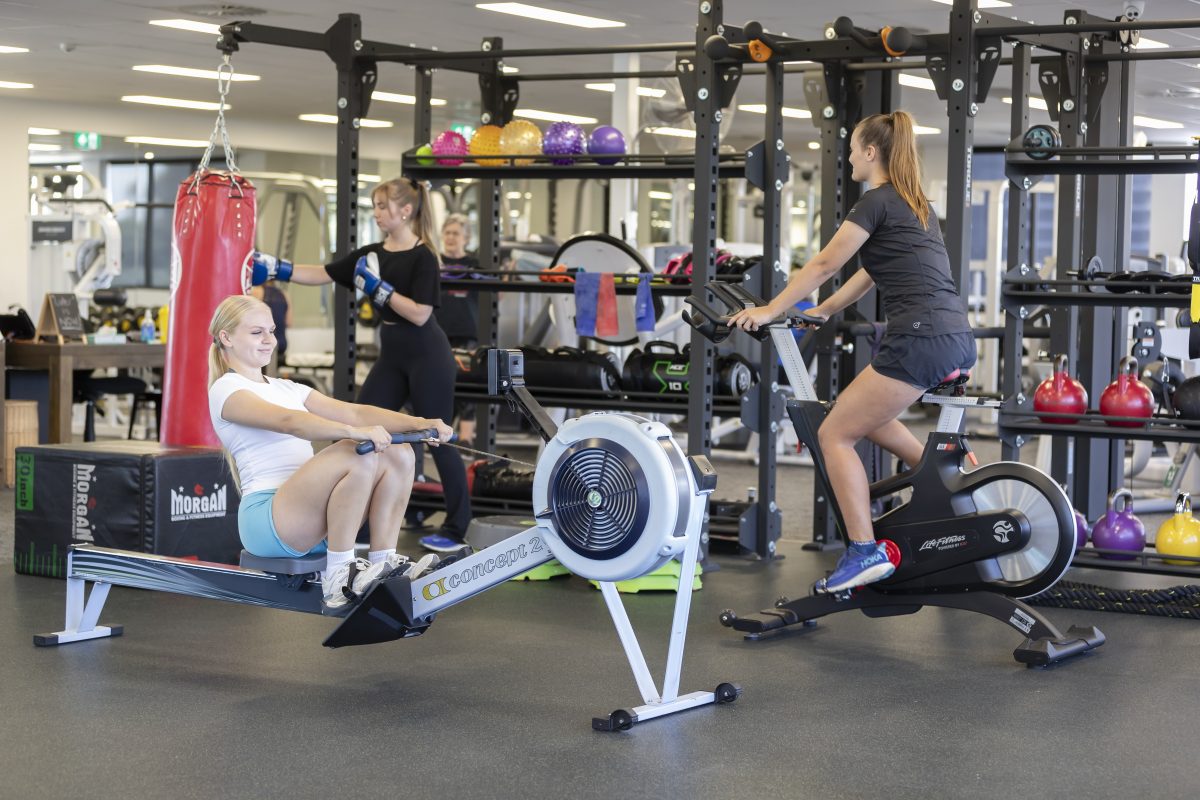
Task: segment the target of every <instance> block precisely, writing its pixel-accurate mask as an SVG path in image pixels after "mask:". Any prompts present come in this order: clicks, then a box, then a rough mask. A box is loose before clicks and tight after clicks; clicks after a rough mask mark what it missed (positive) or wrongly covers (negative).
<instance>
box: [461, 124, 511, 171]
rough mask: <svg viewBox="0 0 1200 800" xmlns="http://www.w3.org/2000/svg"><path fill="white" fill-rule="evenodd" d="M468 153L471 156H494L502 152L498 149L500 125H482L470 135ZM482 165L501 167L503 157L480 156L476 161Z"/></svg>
mask: <svg viewBox="0 0 1200 800" xmlns="http://www.w3.org/2000/svg"><path fill="white" fill-rule="evenodd" d="M469 149H470V153H471V155H473V156H496V155H500V153H502V152H504V151H503V150H501V149H500V126H499V125H483V126H481V127H480V128H479V129H478V130H477V131H475V134H474V135H473V136H472V137H471V144H470V146H469ZM475 163H476V164H479V165H480V166H483V167H502V166H504V159H502V158H480V159H478V160H477V161H476V162H475Z"/></svg>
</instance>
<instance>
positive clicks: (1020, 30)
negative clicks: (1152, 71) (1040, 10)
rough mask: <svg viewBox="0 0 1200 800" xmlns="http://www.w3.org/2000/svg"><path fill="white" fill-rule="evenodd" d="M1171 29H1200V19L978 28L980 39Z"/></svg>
mask: <svg viewBox="0 0 1200 800" xmlns="http://www.w3.org/2000/svg"><path fill="white" fill-rule="evenodd" d="M1171 28H1200V19H1195V18H1193V19H1152V20H1137V21H1133V20H1130V21H1128V22H1122V21H1120V20H1117V21H1113V22H1108V21H1105V22H1075V23H1072V24H1070V25H1068V24H1067V23H1065V22H1062V23H1056V24H1054V25H1008V26H1004V25H1001V26H996V27H991V28H976V30H975V35H976V36H979V37H995V36H1001V37H1003V36H1028V35H1031V34H1043V33H1045V34H1051V33H1120V32H1122V31H1156V30H1169V29H1171Z"/></svg>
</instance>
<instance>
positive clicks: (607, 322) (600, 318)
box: [596, 272, 620, 336]
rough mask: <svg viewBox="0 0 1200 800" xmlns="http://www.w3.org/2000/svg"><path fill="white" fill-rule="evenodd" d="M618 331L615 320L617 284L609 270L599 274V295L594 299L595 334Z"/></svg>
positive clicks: (618, 325)
mask: <svg viewBox="0 0 1200 800" xmlns="http://www.w3.org/2000/svg"><path fill="white" fill-rule="evenodd" d="M619 331H620V322H619V321H618V320H617V285H616V283H615V282H614V280H613V274H612V273H611V272H605V273H602V274H601V275H600V296H599V297H598V298H597V300H596V335H597V336H616V335H617V333H618V332H619Z"/></svg>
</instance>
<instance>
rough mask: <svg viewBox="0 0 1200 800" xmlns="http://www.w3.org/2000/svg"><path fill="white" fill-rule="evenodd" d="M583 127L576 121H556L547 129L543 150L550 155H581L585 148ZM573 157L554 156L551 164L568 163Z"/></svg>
mask: <svg viewBox="0 0 1200 800" xmlns="http://www.w3.org/2000/svg"><path fill="white" fill-rule="evenodd" d="M584 141H585V137H584V133H583V128H581V127H579V126H578V125H576V124H575V123H574V122H556V123H554V124H553V125H551V126H550V127H549V128H547V129H546V137H545V138H544V139H543V140H542V152H543V153H545V154H546V155H548V156H561V155H571V156H573V155H579V154H580V153H582V152H583V150H584ZM574 160H575V159H573V158H554V159H551V160H550V163H551V164H559V165H563V166H565V165H567V164H570V163H571V162H573V161H574Z"/></svg>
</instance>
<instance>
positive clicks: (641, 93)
mask: <svg viewBox="0 0 1200 800" xmlns="http://www.w3.org/2000/svg"><path fill="white" fill-rule="evenodd" d="M583 88H585V89H591V90H592V91H593V92H616V91H617V85H616V84H615V83H585V84H584V85H583ZM637 93H638V97H655V98H657V97H662V96H664V95H665V94H666V93H667V90H666V89H652V88H650V87H649V86H639V87H637Z"/></svg>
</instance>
